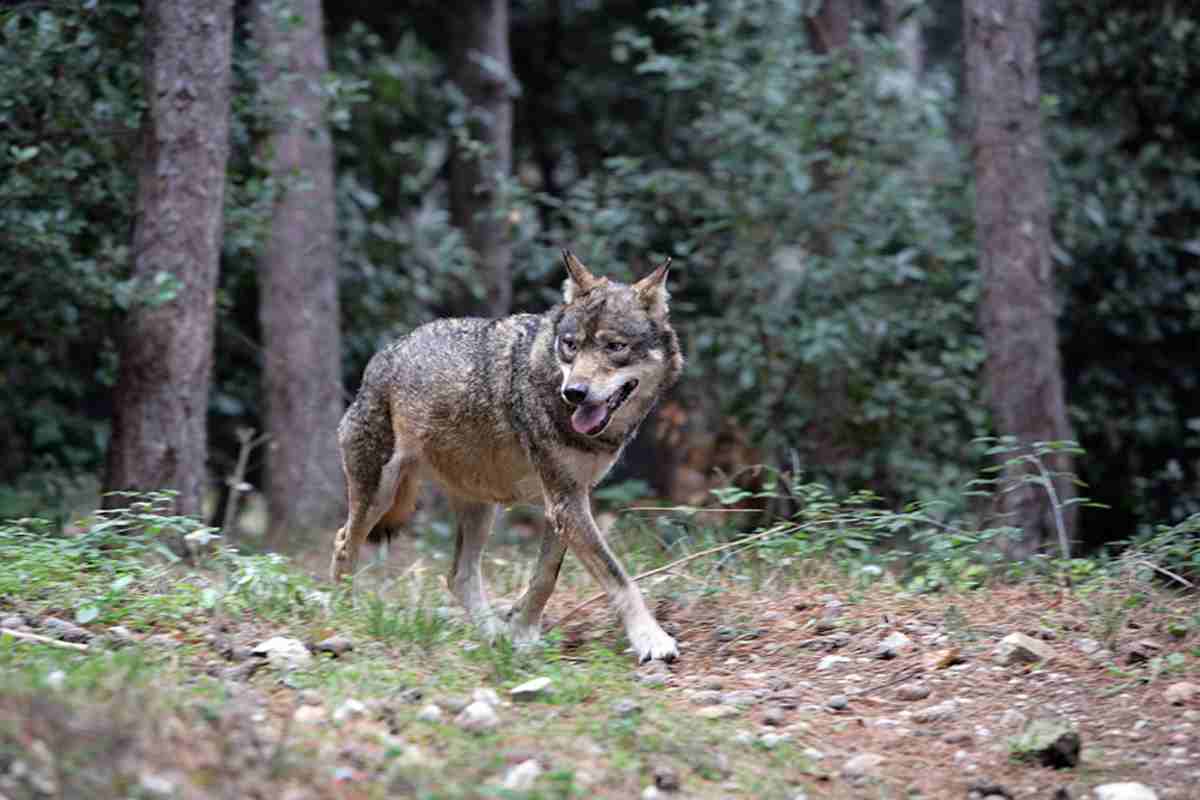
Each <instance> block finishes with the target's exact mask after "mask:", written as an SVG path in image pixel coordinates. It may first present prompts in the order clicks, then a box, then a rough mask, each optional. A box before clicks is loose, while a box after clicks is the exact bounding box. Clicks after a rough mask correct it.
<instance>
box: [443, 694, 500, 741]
mask: <svg viewBox="0 0 1200 800" xmlns="http://www.w3.org/2000/svg"><path fill="white" fill-rule="evenodd" d="M454 722H455V724H457V725H458V726H459V727H460V728H462V729H463V730H465V731H470V732H471V733H483V732H485V731H490V730H491V729H492V728H495V727H496V726H497V725H499V724H500V717H499V716H498V715H497V714H496V709H495V708H494V707H493V706H492V705H491V704H490V703H485V702H483V701H481V700H476V701H475V702H473V703H471V704H470V705H469V706H467V707H466V708H464V709H463V710H462V711H460V712H459V714H458V716H457V717H455V718H454Z"/></svg>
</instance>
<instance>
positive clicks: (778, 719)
mask: <svg viewBox="0 0 1200 800" xmlns="http://www.w3.org/2000/svg"><path fill="white" fill-rule="evenodd" d="M785 716H786V715H785V714H784V712H783V709H782V708H768V709H767V710H766V711H764V712H763V719H762V721H763V725H770V726H771V727H772V728H778V727H779V726H781V725H783V722H784V719H785Z"/></svg>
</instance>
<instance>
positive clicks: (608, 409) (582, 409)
mask: <svg viewBox="0 0 1200 800" xmlns="http://www.w3.org/2000/svg"><path fill="white" fill-rule="evenodd" d="M637 387H638V382H637V381H636V380H632V381H629V382H628V383H626V384H625V385H624V386H622V387H621V388H620V389H617V390H616V391H615V392H613V393H612V394H611V395H609V396H608V399H607V400H605V401H603V402H600V403H582V404H580V405H579V406H578V407H577V408H576V409H575V413H574V414H572V415H571V427H572V428H574V429H575V431H576V433H582V434H583V435H584V436H598V435H599V434H601V433H603V432H604V429H605V428H607V427H608V423H609V421H610V420H611V419H612V415H613V414H615V413H617V409H618V408H620V407H621V405H622V404H623V403H624V402H625V401H626V400H628V399H629V396H630V395H631V394H633V390H634V389H636V388H637Z"/></svg>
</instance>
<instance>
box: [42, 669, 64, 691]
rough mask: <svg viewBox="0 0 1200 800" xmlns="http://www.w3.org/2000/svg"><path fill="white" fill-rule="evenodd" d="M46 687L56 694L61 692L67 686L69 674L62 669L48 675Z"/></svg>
mask: <svg viewBox="0 0 1200 800" xmlns="http://www.w3.org/2000/svg"><path fill="white" fill-rule="evenodd" d="M46 685H47V686H48V687H50V688H51V689H53V690H54V691H56V692H57V691H59V690H61V689H62V688H63V687H64V686H66V685H67V673H65V672H63V671H62V670H61V669H56V670H53V671H51V672H48V673H46Z"/></svg>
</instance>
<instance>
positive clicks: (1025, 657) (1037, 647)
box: [996, 633, 1054, 666]
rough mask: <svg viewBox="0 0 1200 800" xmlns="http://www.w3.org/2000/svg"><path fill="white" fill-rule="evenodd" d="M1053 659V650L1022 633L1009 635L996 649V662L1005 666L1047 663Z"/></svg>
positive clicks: (1038, 640)
mask: <svg viewBox="0 0 1200 800" xmlns="http://www.w3.org/2000/svg"><path fill="white" fill-rule="evenodd" d="M1053 657H1054V648H1052V647H1051V646H1050V645H1048V644H1046V643H1045V642H1043V641H1041V640H1040V639H1035V638H1033V637H1032V636H1027V635H1025V634H1024V633H1010V634H1009V635H1008V636H1005V637H1004V638H1003V639H1001V640H1000V645H999V646H998V647H997V648H996V660H997V661H999V662H1000V663H1001V664H1004V665H1006V666H1010V665H1013V664H1033V663H1035V662H1038V661H1049V660H1050V659H1051V658H1053Z"/></svg>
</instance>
